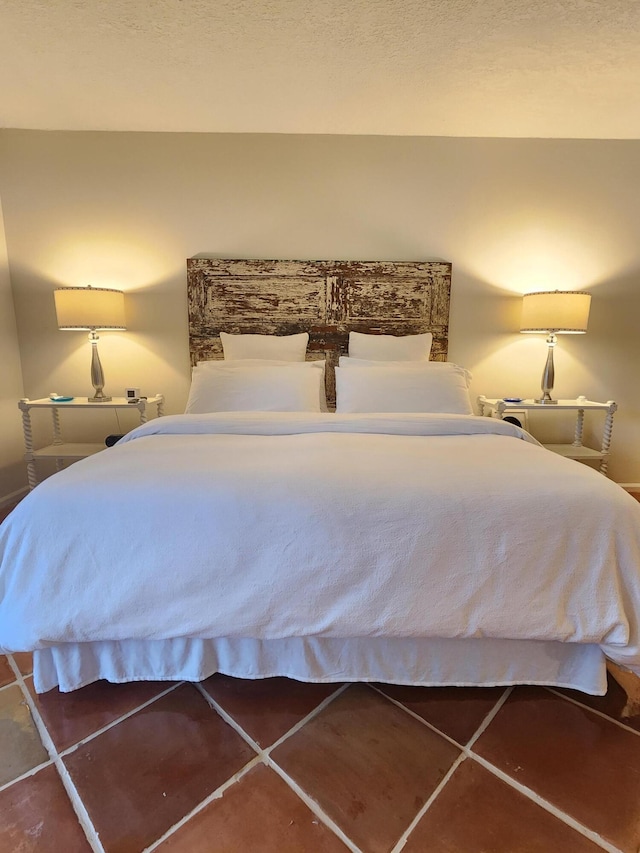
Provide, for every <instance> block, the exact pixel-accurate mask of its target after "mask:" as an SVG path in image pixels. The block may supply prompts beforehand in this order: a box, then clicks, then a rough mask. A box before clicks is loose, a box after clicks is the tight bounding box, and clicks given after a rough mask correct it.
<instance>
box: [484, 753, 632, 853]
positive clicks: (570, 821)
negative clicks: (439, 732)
mask: <svg viewBox="0 0 640 853" xmlns="http://www.w3.org/2000/svg"><path fill="white" fill-rule="evenodd" d="M469 758H471V759H473V760H474V761H477V762H478V764H480V765H481V766H482V767H484V769H485V770H488V771H489V772H490V773H493V775H494V776H497V777H498V778H499V779H501V780H502V781H503V782H506V783H507V785H510V786H511V787H512V788H514V789H515V790H516V791H519V793H521V794H522V795H523V796H525V797H527V799H529V800H532V801H533V802H534V803H536V805H538V806H540V808H543V809H544V810H545V811H547V812H549V813H550V814H552V815H553V816H554V817H556V818H558V820H560V821H562V823H564V824H566V825H567V826H570V827H571V829H574V830H575V831H576V832H578V833H579V834H580V835H582V836H584V837H585V838H588V839H589V841H592V842H593V843H594V844H596V845H597V846H598V847H600V848H602V849H603V850H607V851H608V853H623V851H621V850H620V848H618V847H616V846H615V845H613V844H611V842H610V841H606V840H605V839H604V838H602V837H601V836H600V835H598V833H597V832H595V830H593V829H589V828H588V827H586V826H584V825H583V824H581V823H580V822H579V821H578V820H576V818H574V817H571V815H569V814H567V813H566V812H563V811H562V809H560V808H559V807H558V806H554V804H553V803H551V802H550V801H549V800H545V799H544V798H543V797H542V796H540V794H538V793H536V792H535V791H534V790H533V789H531V788H527V786H526V785H523V784H522V783H521V782H518V781H517V780H516V779H514V778H513V777H512V776H509V774H508V773H506V772H505V771H504V770H501V769H500V768H499V767H497V766H496V765H495V764H492V763H491V762H490V761H487V759H486V758H483V756H481V755H479V754H478V753H476V752H472V751H469Z"/></svg>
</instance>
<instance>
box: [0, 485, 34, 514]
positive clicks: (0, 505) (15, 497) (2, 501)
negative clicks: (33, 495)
mask: <svg viewBox="0 0 640 853" xmlns="http://www.w3.org/2000/svg"><path fill="white" fill-rule="evenodd" d="M28 493H29V489H28V487H25V488H24V489H18V490H17V491H15V492H11V493H10V494H8V495H4V496H3V497H0V509H4V507H6V506H10V505H11V504H16V503H18V501H21V500H22V498H23V497H24V496H25V495H26V494H28Z"/></svg>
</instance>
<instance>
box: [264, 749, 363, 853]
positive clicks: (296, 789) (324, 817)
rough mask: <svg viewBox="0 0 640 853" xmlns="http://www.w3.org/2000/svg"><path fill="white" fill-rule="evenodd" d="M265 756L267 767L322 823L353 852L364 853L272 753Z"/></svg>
mask: <svg viewBox="0 0 640 853" xmlns="http://www.w3.org/2000/svg"><path fill="white" fill-rule="evenodd" d="M265 758H266V761H265V764H266V765H267V767H270V768H271V769H272V770H273V771H274V772H275V773H277V774H278V776H279V777H280V778H281V779H282V780H283V782H285V783H286V784H287V785H288V786H289V788H291V790H292V791H293V793H294V794H296V795H297V796H298V797H299V799H301V800H302V802H303V803H305V805H306V806H307V807H308V808H309V809H310V811H311V812H313V814H314V815H315V816H316V817H317V818H318V819H319V820H321V821H322V823H323V824H324V825H325V826H326V827H328V829H330V830H331V831H332V832H333V834H334V835H337V836H338V838H339V839H340V841H342V843H343V844H344V845H346V847H348V849H349V850H351V853H363V851H362V850H361V849H360V848H359V847H358V846H357V845H356V844H354V842H353V841H351V839H350V838H349V837H348V835H347V834H346V833H345V831H344V830H343V829H341V828H340V827H339V826H338V824H337V823H335V821H333V820H332V819H331V818H330V817H329V815H328V814H326V813H325V811H324V809H323V808H322V807H321V806H320V805H319V804H318V803H317V802H316V801H315V800H314V799H312V798H311V797H310V796H309V794H307V792H306V791H305V790H303V789H302V788H301V787H300V785H299V784H298V783H297V782H296V781H295V779H292V778H291V776H289V774H288V773H286V771H285V770H283V769H282V767H280V765H279V764H276V762H275V761H274V760H273V758H271V756H270V755H267V756H265Z"/></svg>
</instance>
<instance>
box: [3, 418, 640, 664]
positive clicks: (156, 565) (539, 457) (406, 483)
mask: <svg viewBox="0 0 640 853" xmlns="http://www.w3.org/2000/svg"><path fill="white" fill-rule="evenodd" d="M522 439H524V440H522ZM639 620H640V505H639V504H637V503H636V502H635V501H634V500H633V499H632V498H630V497H629V496H628V495H627V494H626V493H625V492H624V491H623V490H622V489H621V488H620V487H619V486H617V485H616V484H614V483H612V482H611V481H609V480H607V479H606V478H605V477H603V476H602V475H600V474H599V473H597V472H595V471H593V470H591V469H589V468H587V467H586V466H583V465H580V464H577V463H575V462H572V461H569V460H566V459H563V458H561V457H559V456H557V455H555V454H553V453H550V452H548V451H546V450H544V449H542V448H541V447H540V446H539V445H537V442H535V441H534V440H533V439H531V438H530V437H528V436H527V434H526V433H523V432H522V431H521V430H519V429H518V428H517V427H514V426H512V425H511V424H507V423H505V422H503V421H499V420H496V419H491V418H475V417H468V416H447V415H431V416H427V415H406V416H405V415H376V416H365V415H344V416H336V415H333V414H326V415H305V414H297V415H286V414H277V413H276V414H264V415H263V414H260V415H259V414H253V413H247V414H232V415H226V414H218V415H188V416H172V417H167V418H160V419H157V420H154V421H152V422H150V423H148V424H146V425H144V426H142V427H139V428H138V429H136V430H134V431H133V432H132V433H130V434H129V435H128V436H126V438H125V439H124V440H123V441H122V442H120V443H119V444H118V445H117V446H115V447H113V448H110V449H109V450H106V451H104V452H102V453H99V454H97V455H96V456H94V457H91V458H89V459H85V460H83V461H81V462H78V463H76V464H74V465H73V466H71V467H70V468H68V469H66V470H65V471H62V472H60V473H58V474H56V475H55V476H53V477H51V478H50V479H48V480H46V481H45V482H44V483H42V484H41V485H40V486H38V487H37V488H36V489H35V490H34V491H33V492H32V493H31V494H30V495H29V496H28V497H27V498H26V499H25V500H24V501H22V503H21V504H20V505H19V506H18V507H17V508H16V510H14V512H13V513H12V514H11V515H10V516H9V518H8V519H7V520H6V522H5V523H4V524H3V525H2V527H1V528H0V651H6V652H11V651H26V650H31V649H39V648H45V647H47V646H50V645H54V644H61V643H82V642H91V641H103V640H126V639H141V640H144V639H147V640H158V639H165V638H179V637H193V638H216V637H229V638H232V637H253V638H258V639H278V638H286V637H314V636H315V637H442V638H463V637H464V638H468V637H475V638H483V637H489V638H506V639H515V640H520V639H538V640H560V641H567V642H576V643H597V644H600V645H601V646H602V647H603V649H604V651H605V652H606V654H607V655H609V656H610V657H611V658H613V659H614V660H616V661H618V662H619V663H622V664H623V665H625V666H627V667H630V668H633V669H635V671H637V672H638V673H640V649H639V635H638V623H639Z"/></svg>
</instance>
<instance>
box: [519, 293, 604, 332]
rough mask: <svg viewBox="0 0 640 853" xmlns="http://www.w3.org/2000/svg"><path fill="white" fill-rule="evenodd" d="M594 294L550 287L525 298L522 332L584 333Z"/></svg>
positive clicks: (523, 298) (526, 294) (529, 294)
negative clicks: (551, 288) (550, 288)
mask: <svg viewBox="0 0 640 853" xmlns="http://www.w3.org/2000/svg"><path fill="white" fill-rule="evenodd" d="M590 305H591V294H590V293H584V292H583V291H579V290H548V291H542V292H540V293H525V295H524V296H523V297H522V322H521V323H520V331H521V332H556V333H563V334H569V335H580V334H584V332H586V331H587V324H588V322H589V307H590Z"/></svg>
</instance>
